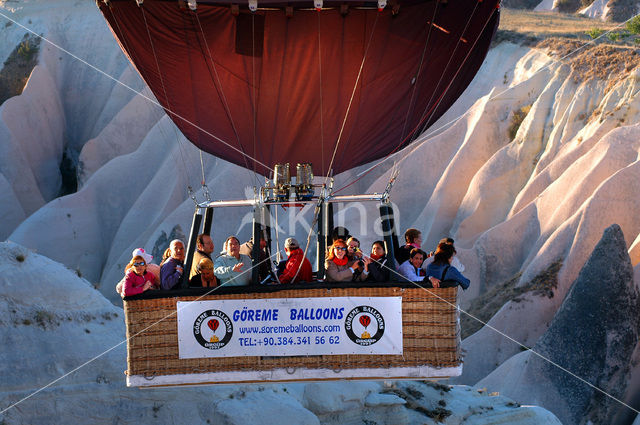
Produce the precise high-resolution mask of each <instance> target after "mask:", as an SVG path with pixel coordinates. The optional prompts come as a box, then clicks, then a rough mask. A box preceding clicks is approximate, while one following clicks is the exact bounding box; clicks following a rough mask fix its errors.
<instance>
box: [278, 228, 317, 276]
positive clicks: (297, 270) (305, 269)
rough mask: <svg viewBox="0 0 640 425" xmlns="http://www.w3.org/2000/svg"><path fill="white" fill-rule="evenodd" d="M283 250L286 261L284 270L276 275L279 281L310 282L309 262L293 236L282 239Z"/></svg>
mask: <svg viewBox="0 0 640 425" xmlns="http://www.w3.org/2000/svg"><path fill="white" fill-rule="evenodd" d="M284 252H285V253H286V254H287V257H288V259H287V263H286V264H285V266H284V271H283V272H282V274H280V275H279V276H278V280H280V283H298V282H311V280H312V279H313V276H312V270H311V263H310V262H309V260H308V259H307V258H306V257H305V256H304V251H303V250H302V249H300V244H299V243H298V241H297V240H295V239H294V238H287V240H285V241H284Z"/></svg>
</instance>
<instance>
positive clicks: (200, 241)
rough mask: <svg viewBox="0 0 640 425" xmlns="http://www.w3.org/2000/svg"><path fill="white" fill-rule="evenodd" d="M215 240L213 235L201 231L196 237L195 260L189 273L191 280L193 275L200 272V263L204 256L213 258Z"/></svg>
mask: <svg viewBox="0 0 640 425" xmlns="http://www.w3.org/2000/svg"><path fill="white" fill-rule="evenodd" d="M213 249H214V246H213V240H211V236H209V235H207V234H205V233H201V234H199V235H198V237H197V238H196V252H195V253H194V254H193V262H192V263H191V272H190V273H189V281H191V279H192V278H193V276H195V275H197V274H198V264H200V260H202V259H203V258H208V259H209V260H211V253H212V252H213Z"/></svg>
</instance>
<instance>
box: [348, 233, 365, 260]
mask: <svg viewBox="0 0 640 425" xmlns="http://www.w3.org/2000/svg"><path fill="white" fill-rule="evenodd" d="M347 257H349V260H361V259H362V251H361V250H360V241H359V240H358V239H356V238H354V237H353V236H351V237H350V238H349V239H347Z"/></svg>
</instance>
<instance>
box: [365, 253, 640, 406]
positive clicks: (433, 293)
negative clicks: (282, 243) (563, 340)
mask: <svg viewBox="0 0 640 425" xmlns="http://www.w3.org/2000/svg"><path fill="white" fill-rule="evenodd" d="M363 256H365V257H367V258H369V259H370V260H371V262H376V263H377V264H378V265H380V267H383V268H385V269H387V270H389V272H390V273H393V274H394V275H395V276H396V277H398V278H399V279H400V281H401V282H407V278H406V277H405V276H403V275H401V274H400V273H399V272H398V271H397V270H395V269H392V268H390V267H389V266H387V265H386V264H383V263H380V262H379V261H377V260H375V259H373V258H371V257H369V256H367V255H365V254H363ZM425 280H426V278H425ZM425 280H423V281H421V282H422V283H424V282H425ZM411 283H412V284H413V285H414V286H416V287H417V288H419V289H422V290H423V291H424V292H426V293H428V294H429V295H432V296H433V297H435V298H437V299H438V300H440V301H442V302H444V303H445V304H447V305H449V306H450V307H454V308H456V309H457V310H458V311H460V312H462V313H464V314H466V315H467V316H468V317H470V318H471V319H473V320H475V321H476V322H478V323H480V324H482V325H483V326H486V327H487V328H489V329H490V330H492V331H494V332H496V333H497V334H499V335H500V336H502V337H504V338H506V339H508V340H509V341H511V342H513V343H515V344H517V345H519V346H521V347H524V348H526V349H527V350H526V351H530V352H531V353H532V354H535V355H536V356H538V357H539V358H540V359H542V360H544V361H546V362H547V363H549V364H551V365H552V366H555V367H556V368H558V369H560V370H562V371H563V372H565V373H567V374H569V375H571V376H572V377H574V378H576V379H577V380H579V381H581V382H582V383H584V384H586V385H588V386H589V387H591V388H593V389H594V390H596V391H598V392H600V393H602V394H603V395H605V396H607V397H609V398H610V399H612V400H614V401H617V402H618V403H620V404H621V405H623V406H625V407H627V408H629V409H630V410H632V411H634V412H635V413H637V414H640V411H639V410H637V409H634V408H633V407H631V406H629V405H628V404H626V403H625V402H623V401H622V400H620V399H618V398H616V397H615V396H613V395H611V394H609V393H607V392H606V391H604V390H602V389H600V388H599V387H597V386H595V385H594V384H592V383H590V382H589V381H587V380H586V379H584V378H581V377H580V376H578V375H576V374H575V373H573V372H571V371H570V370H568V369H566V368H565V367H563V366H561V365H559V364H558V363H556V362H554V361H553V360H551V359H550V358H549V357H547V356H545V355H543V354H540V353H538V352H537V351H535V350H533V348H531V347H528V346H526V345H525V344H523V343H521V342H519V341H517V340H516V339H515V338H513V337H511V336H509V335H507V334H506V333H504V332H502V331H501V330H499V329H496V328H495V327H494V326H492V325H490V324H489V323H487V322H485V321H483V320H482V319H480V318H478V317H476V316H474V315H473V314H471V313H469V312H468V311H466V310H464V309H462V308H460V307H459V306H458V305H457V303H452V302H450V301H449V300H447V299H445V298H443V297H441V296H440V295H438V294H436V293H435V292H433V291H431V290H430V289H433V288H427V287H425V286H422V285H420V283H419V282H413V281H412V282H411Z"/></svg>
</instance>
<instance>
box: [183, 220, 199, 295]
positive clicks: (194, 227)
mask: <svg viewBox="0 0 640 425" xmlns="http://www.w3.org/2000/svg"><path fill="white" fill-rule="evenodd" d="M203 214H204V212H203V210H202V208H196V212H195V213H194V214H193V221H192V222H191V233H190V234H189V242H188V244H187V253H186V255H185V263H184V271H183V272H182V278H181V282H180V287H181V288H188V287H189V273H190V272H191V265H192V264H193V254H195V252H196V239H197V238H198V233H199V232H200V225H201V224H202V216H203Z"/></svg>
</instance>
